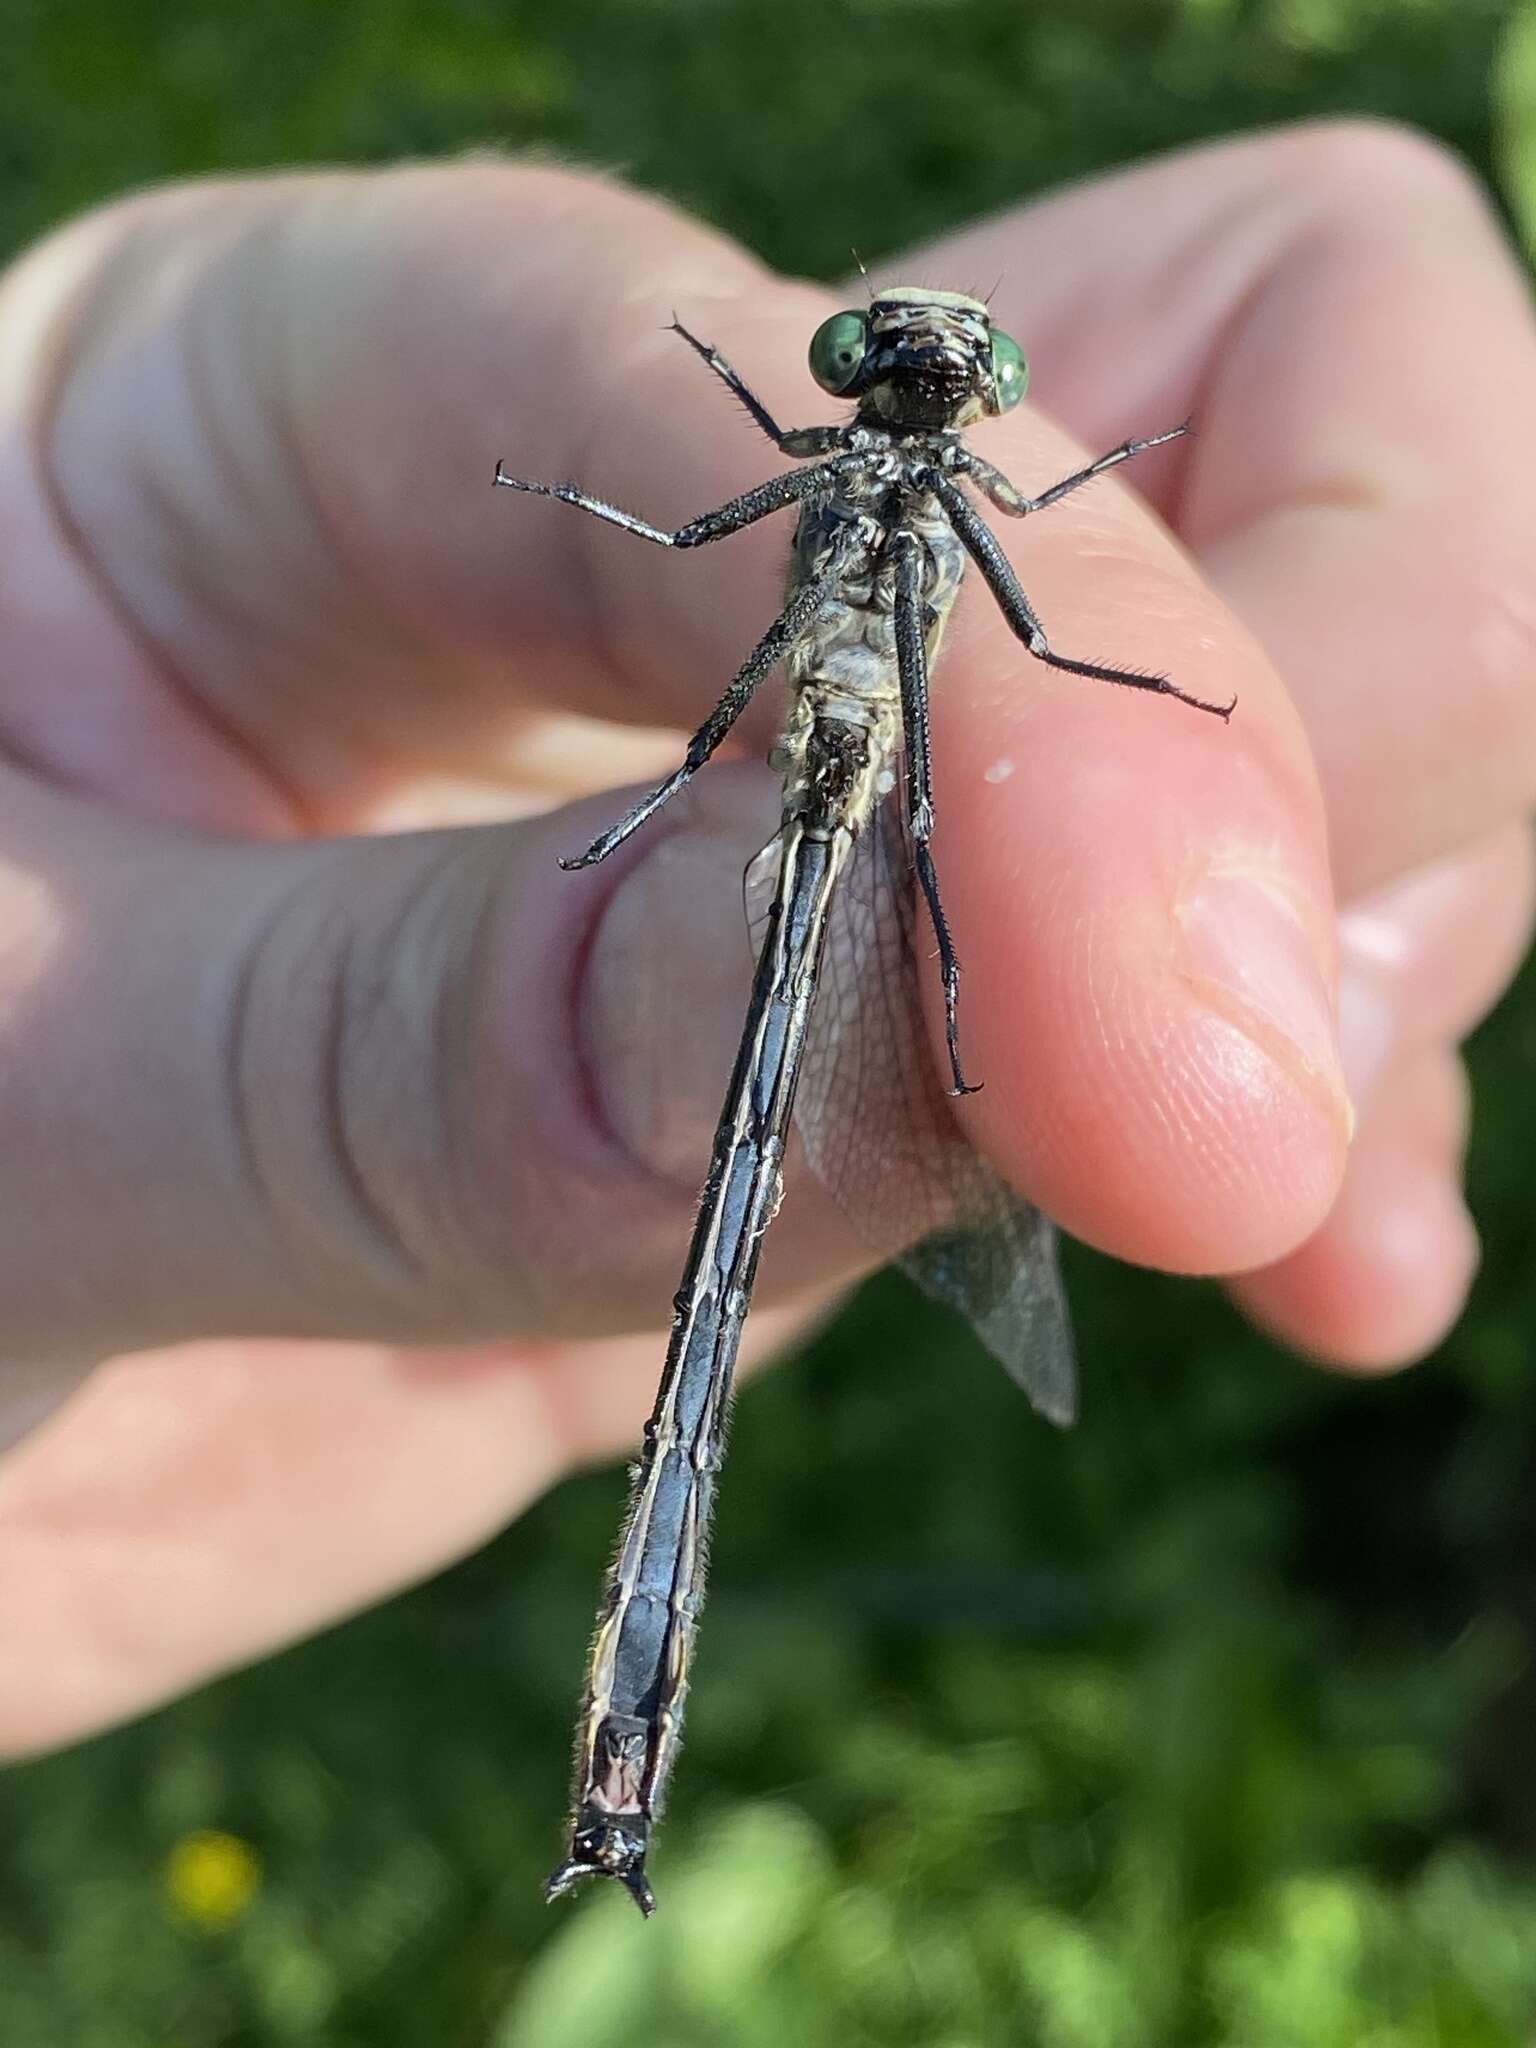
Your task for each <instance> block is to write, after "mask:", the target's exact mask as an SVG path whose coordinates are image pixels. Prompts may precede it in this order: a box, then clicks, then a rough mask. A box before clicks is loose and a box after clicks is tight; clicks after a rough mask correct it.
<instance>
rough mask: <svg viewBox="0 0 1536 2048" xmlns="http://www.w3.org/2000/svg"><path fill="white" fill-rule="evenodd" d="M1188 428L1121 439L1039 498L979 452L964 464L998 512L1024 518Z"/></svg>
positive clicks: (1172, 438) (1171, 439)
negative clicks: (1141, 438)
mask: <svg viewBox="0 0 1536 2048" xmlns="http://www.w3.org/2000/svg"><path fill="white" fill-rule="evenodd" d="M1188 432H1189V421H1188V420H1185V421H1184V423H1183V425H1182V426H1177V427H1170V428H1169V429H1168V431H1167V433H1166V434H1153V435H1152V436H1151V438H1150V439H1149V440H1146V441H1122V442H1121V443H1120V446H1119V447H1118V448H1111V449H1110V451H1109V453H1108V454H1107V455H1101V456H1100V457H1099V459H1098V461H1097V462H1090V463H1089V464H1088V466H1087V468H1086V469H1075V470H1073V472H1072V474H1071V475H1070V476H1064V477H1063V478H1062V480H1061V482H1060V483H1059V484H1052V485H1051V488H1050V489H1049V490H1048V491H1042V492H1041V493H1040V495H1039V497H1038V498H1026V497H1025V495H1024V493H1023V492H1022V491H1021V490H1020V489H1019V487H1018V485H1017V484H1015V483H1011V482H1010V481H1009V479H1008V478H1007V477H1005V476H1004V475H1003V472H1002V471H1001V470H1000V469H998V468H996V467H995V466H994V465H993V464H992V463H990V462H984V461H983V460H982V459H981V457H980V456H979V455H972V456H970V459H969V460H968V461H967V463H966V464H965V472H966V474H967V475H968V476H969V477H971V478H972V480H973V481H974V482H975V483H976V485H977V486H978V488H979V489H981V490H983V491H985V492H986V494H987V496H988V497H989V498H990V499H991V500H992V502H993V504H994V505H995V506H996V507H997V509H998V511H999V512H1006V513H1008V514H1009V515H1010V516H1011V517H1012V518H1015V519H1023V518H1025V517H1026V516H1027V515H1028V514H1029V513H1031V512H1041V511H1043V510H1044V509H1045V507H1046V506H1047V505H1055V504H1057V503H1059V501H1060V500H1061V499H1062V498H1065V497H1068V496H1069V495H1070V494H1071V493H1072V492H1073V491H1077V490H1081V489H1082V487H1083V485H1084V484H1091V483H1092V482H1093V480H1094V478H1095V477H1096V476H1102V475H1103V474H1104V472H1105V470H1106V469H1114V468H1115V467H1116V466H1117V465H1118V464H1119V463H1122V462H1129V461H1130V459H1131V457H1132V456H1133V455H1141V454H1144V453H1145V452H1146V450H1147V449H1148V448H1161V447H1162V445H1163V443H1164V442H1165V441H1177V440H1178V438H1179V436H1180V435H1181V434H1187V433H1188Z"/></svg>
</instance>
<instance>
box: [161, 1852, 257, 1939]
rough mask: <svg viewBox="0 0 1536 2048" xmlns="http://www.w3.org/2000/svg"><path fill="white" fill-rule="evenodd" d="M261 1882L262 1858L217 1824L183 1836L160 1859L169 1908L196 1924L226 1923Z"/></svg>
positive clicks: (237, 1916)
mask: <svg viewBox="0 0 1536 2048" xmlns="http://www.w3.org/2000/svg"><path fill="white" fill-rule="evenodd" d="M260 1883H261V1858H260V1857H259V1856H258V1855H257V1854H256V1851H255V1850H254V1849H253V1848H252V1847H251V1845H250V1843H249V1842H243V1841H242V1840H241V1839H240V1837H239V1836H238V1835H226V1834H224V1833H223V1832H222V1831H221V1830H219V1829H217V1828H199V1829H198V1830H197V1831H196V1832H195V1833H194V1834H190V1835H183V1836H182V1838H181V1840H180V1841H179V1842H178V1843H177V1844H176V1846H175V1848H173V1849H172V1851H171V1853H170V1855H169V1856H168V1857H167V1858H166V1859H165V1895H166V1898H167V1899H168V1900H169V1902H170V1905H171V1907H172V1909H173V1910H174V1911H175V1912H177V1913H179V1914H180V1915H181V1916H182V1918H183V1919H185V1920H191V1921H193V1922H194V1923H195V1924H196V1925H197V1926H199V1927H206V1928H219V1927H228V1926H229V1925H230V1924H231V1923H232V1922H233V1921H236V1920H238V1919H239V1918H240V1915H241V1914H242V1913H243V1912H244V1911H245V1909H246V1907H247V1906H248V1905H249V1904H250V1903H251V1900H252V1899H253V1898H254V1897H255V1896H256V1891H257V1888H258V1887H259V1885H260Z"/></svg>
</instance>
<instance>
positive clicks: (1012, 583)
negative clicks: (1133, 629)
mask: <svg viewBox="0 0 1536 2048" xmlns="http://www.w3.org/2000/svg"><path fill="white" fill-rule="evenodd" d="M929 488H930V489H931V490H932V492H933V494H934V496H935V497H936V498H937V499H938V500H939V502H940V504H941V505H942V506H943V507H944V510H945V512H946V514H947V515H948V518H949V523H950V525H951V526H952V527H953V528H954V529H955V532H956V533H957V534H958V535H959V537H960V540H961V541H962V542H963V544H964V546H965V550H966V552H967V554H969V555H970V557H971V559H972V561H974V562H975V564H976V566H977V568H978V569H980V571H981V573H982V575H983V576H984V577H985V579H986V583H987V588H988V589H989V590H990V591H991V592H992V595H993V596H994V597H995V598H996V599H997V602H998V605H999V607H1000V608H1001V610H1002V614H1003V617H1004V618H1005V619H1006V620H1007V621H1008V623H1009V625H1010V626H1011V627H1012V628H1013V630H1014V632H1015V633H1017V634H1018V636H1019V638H1020V639H1021V640H1022V641H1023V642H1024V645H1025V646H1026V647H1027V648H1028V649H1029V651H1030V653H1031V654H1032V655H1033V656H1034V657H1035V659H1036V660H1037V661H1043V662H1045V663H1046V664H1047V666H1048V667H1050V668H1059V669H1065V670H1066V671H1067V672H1068V674H1070V675H1074V676H1091V677H1093V678H1094V679H1095V680H1096V681H1098V682H1103V683H1122V684H1123V685H1124V686H1125V687H1126V688H1127V689H1129V690H1155V691H1156V692H1157V693H1158V694H1159V695H1160V696H1164V697H1177V698H1178V700H1179V702H1180V703H1181V704H1188V705H1190V706H1192V707H1193V709H1195V710H1196V711H1209V712H1210V713H1211V715H1212V716H1213V717H1215V718H1220V719H1223V720H1225V719H1228V718H1230V717H1231V716H1232V712H1233V710H1234V708H1235V707H1236V704H1237V699H1236V698H1235V697H1234V698H1233V699H1232V702H1231V703H1230V704H1211V703H1208V702H1207V701H1206V700H1205V698H1203V697H1196V696H1192V695H1191V693H1190V692H1189V691H1188V690H1181V689H1180V688H1179V686H1178V684H1177V683H1175V682H1170V681H1169V679H1168V677H1167V676H1159V675H1138V674H1137V673H1136V671H1135V670H1134V669H1129V668H1108V667H1106V666H1105V665H1104V664H1102V663H1101V662H1096V661H1074V660H1072V659H1071V658H1070V656H1068V655H1065V654H1058V653H1057V652H1056V651H1055V649H1054V648H1053V647H1052V646H1051V644H1050V642H1049V640H1047V638H1046V636H1045V628H1044V626H1042V625H1041V623H1040V621H1039V619H1038V618H1037V617H1036V616H1035V612H1034V608H1033V606H1032V605H1031V604H1030V602H1029V599H1028V598H1027V597H1026V596H1025V595H1024V591H1023V588H1022V586H1021V585H1020V583H1019V579H1018V577H1017V576H1015V574H1014V573H1013V565H1012V563H1010V561H1009V560H1008V557H1007V556H1006V555H1005V554H1004V553H1003V550H1002V547H1001V545H1000V544H999V542H998V538H997V535H996V534H995V533H994V532H993V531H992V529H991V527H990V526H988V524H987V522H986V521H985V520H984V519H983V518H982V517H981V514H980V513H979V512H977V511H976V510H975V508H974V507H973V506H972V505H971V504H970V502H969V500H968V499H967V498H966V497H965V496H964V494H963V493H962V492H961V491H960V490H959V489H958V488H957V487H956V486H955V485H954V484H952V483H951V482H950V481H949V479H948V478H947V477H943V476H940V475H938V474H937V472H935V473H934V474H933V476H932V478H931V480H930V482H929Z"/></svg>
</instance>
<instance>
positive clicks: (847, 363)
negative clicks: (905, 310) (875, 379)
mask: <svg viewBox="0 0 1536 2048" xmlns="http://www.w3.org/2000/svg"><path fill="white" fill-rule="evenodd" d="M868 335H869V330H868V325H867V323H866V321H865V318H864V315H863V314H862V313H834V314H833V315H832V318H831V319H830V320H823V321H822V323H821V325H820V326H819V327H818V328H817V330H816V332H815V333H814V334H813V335H812V336H811V348H810V363H811V375H812V376H813V377H814V378H815V379H816V382H817V383H818V384H819V385H820V386H821V388H822V390H823V391H833V392H837V391H846V390H847V389H848V386H849V385H850V384H851V383H852V382H853V380H854V378H855V377H856V376H857V375H858V373H859V365H860V364H861V363H862V362H863V360H864V345H865V343H866V341H867V340H868Z"/></svg>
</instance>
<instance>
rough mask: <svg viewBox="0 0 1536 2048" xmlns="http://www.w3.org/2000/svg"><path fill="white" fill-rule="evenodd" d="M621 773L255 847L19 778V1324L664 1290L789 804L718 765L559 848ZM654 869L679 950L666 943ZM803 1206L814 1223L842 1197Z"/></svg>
mask: <svg viewBox="0 0 1536 2048" xmlns="http://www.w3.org/2000/svg"><path fill="white" fill-rule="evenodd" d="M749 793H750V794H749ZM752 795H760V796H762V797H766V798H767V805H766V809H765V810H758V811H757V816H756V822H755V823H754V822H753V821H752V820H753V812H754V810H755V809H756V808H757V807H756V806H755V805H754V803H753V802H752V801H751V800H750V796H752ZM621 802H622V799H615V798H614V797H612V796H611V795H610V796H608V797H605V798H602V799H599V800H596V801H594V802H590V803H586V804H582V805H578V806H573V807H571V808H570V809H567V810H565V811H563V812H559V813H554V814H550V815H547V816H545V817H542V818H539V819H537V820H534V821H532V822H528V823H520V824H517V825H511V826H495V827H484V828H476V829H458V830H453V831H446V832H421V833H410V834H401V835H398V836H393V837H383V838H374V837H371V838H358V839H333V840H311V841H306V842H303V843H291V844H286V845H277V846H274V845H271V844H262V845H246V844H241V843H237V842H232V841H218V840H211V839H207V838H204V837H201V836H198V835H194V834H191V833H185V832H181V833H178V832H169V831H166V830H164V829H162V828H160V827H158V826H146V825H139V824H134V823H131V822H127V821H124V820H121V819H118V818H115V817H110V816H107V815H104V814H101V813H99V812H97V811H94V810H92V809H90V808H88V807H86V806H84V805H82V804H80V803H78V802H76V801H75V800H73V799H70V798H64V797H59V796H57V795H55V794H53V793H50V792H47V791H42V790H39V789H37V788H36V787H34V786H32V785H29V784H26V783H24V782H21V781H20V780H19V779H18V780H17V781H16V786H15V787H14V788H13V789H12V790H10V791H8V792H7V793H6V794H5V797H4V805H3V808H4V811H5V813H6V815H7V821H8V822H7V826H6V834H5V841H4V843H0V931H5V932H7V933H9V935H10V936H9V939H8V940H7V941H6V943H5V945H4V947H3V949H0V986H3V988H4V991H5V1000H4V1002H3V1005H0V1072H3V1073H4V1074H5V1076H6V1077H7V1078H6V1081H5V1084H4V1086H3V1088H0V1207H3V1210H4V1213H5V1215H6V1216H7V1218H8V1223H7V1228H6V1230H5V1232H4V1233H0V1300H3V1301H4V1302H5V1304H6V1317H7V1326H8V1327H7V1336H6V1340H5V1347H6V1349H7V1350H8V1351H9V1352H10V1353H11V1354H12V1355H13V1356H27V1357H33V1358H46V1359H54V1360H62V1359H71V1358H74V1359H78V1358H80V1357H83V1356H96V1355H100V1354H102V1353H105V1352H108V1351H119V1350H125V1349H133V1348H139V1347H144V1346H149V1345H162V1344H166V1343H172V1342H176V1341H179V1340H182V1339H185V1338H190V1337H194V1336H199V1335H208V1334H240V1335H259V1334H272V1333H282V1334H285V1335H309V1336H333V1335H347V1336H352V1337H368V1336H378V1337H386V1338H388V1339H390V1340H392V1341H395V1342H442V1341H452V1342H459V1341H474V1340H478V1339H482V1338H486V1337H489V1336H492V1335H502V1336H505V1335H512V1334H538V1335H545V1334H547V1335H575V1334H592V1333H597V1332H603V1331H613V1330H618V1329H623V1328H633V1327H636V1326H638V1325H640V1324H642V1323H644V1324H653V1323H658V1322H661V1321H664V1320H665V1306H666V1302H667V1299H668V1296H669V1294H670V1291H671V1288H672V1286H673V1285H674V1284H675V1280H676V1266H677V1262H678V1258H679V1255H680V1252H681V1248H682V1246H683V1244H684V1243H685V1241H686V1238H687V1233H688V1227H689V1220H690V1217H691V1212H692V1205H693V1200H694V1194H695V1190H696V1187H697V1182H698V1179H699V1176H700V1174H701V1172H702V1169H703V1165H704V1163H705V1160H706V1158H707V1153H708V1137H707V1134H706V1135H704V1136H702V1138H701V1137H699V1135H698V1133H699V1130H700V1127H701V1125H703V1124H704V1123H705V1120H706V1119H707V1117H708V1116H709V1114H710V1112H711V1111H712V1109H713V1107H714V1106H715V1105H714V1101H713V1098H714V1097H715V1096H716V1095H717V1094H718V1091H719V1087H720V1084H721V1082H722V1080H723V1076H724V1074H725V1072H726V1070H727V1068H728V1066H729V1061H730V1053H731V1048H732V1044H733V1034H734V1029H735V1025H734V1023H733V1022H732V1018H733V1016H734V1018H735V1019H736V1020H738V1021H739V1017H740V1006H741V1001H742V997H743V994H744V991H745V988H746V985H747V981H748V978H749V975H750V959H749V950H748V946H747V943H746V939H745V935H744V927H743V921H742V913H741V905H740V892H739V888H738V887H737V885H736V882H735V880H734V876H735V875H736V874H738V873H739V871H740V866H741V863H742V861H743V859H744V858H745V856H746V854H747V853H748V852H749V851H750V849H751V846H752V844H753V841H754V838H756V839H757V840H761V838H763V837H765V836H766V833H767V831H768V829H769V828H770V826H771V823H772V814H773V803H772V793H771V782H770V780H769V778H768V777H766V776H765V775H763V774H762V773H761V771H757V770H752V769H747V768H724V767H722V768H720V769H718V770H717V771H716V774H715V776H714V777H713V778H712V789H711V791H710V793H709V795H708V797H707V800H706V805H707V807H706V805H700V804H697V803H693V804H679V805H678V806H677V807H676V816H675V817H673V818H670V819H669V822H668V827H667V828H664V829H661V830H659V831H655V832H653V833H651V834H645V835H641V842H642V843H641V844H639V845H638V846H637V847H635V848H634V849H630V848H626V849H624V852H623V854H622V855H620V856H619V857H616V858H615V859H614V860H613V861H611V862H609V863H607V864H606V865H605V866H603V867H602V868H599V869H598V870H596V871H595V872H593V873H591V874H584V875H567V874H564V873H562V872H561V871H560V869H559V867H558V865H557V856H558V855H559V854H561V853H569V852H570V851H572V850H573V849H575V848H579V847H580V846H581V845H583V844H584V843H585V842H586V841H587V840H589V839H590V838H591V837H592V836H593V835H594V832H595V830H596V829H597V828H598V827H599V826H600V825H601V824H602V823H603V822H605V821H606V819H607V817H608V814H609V812H610V811H613V810H614V809H615V808H616V805H617V804H618V803H621ZM743 815H745V818H746V823H745V824H743V823H742V822H741V819H742V817H743ZM658 889H660V890H662V891H664V893H665V895H666V897H667V899H668V901H669V904H670V906H671V910H672V915H671V916H669V918H668V920H667V931H668V958H667V959H666V960H665V961H664V962H652V961H649V960H648V959H647V958H646V952H647V947H646V943H645V933H646V931H647V929H648V927H649V924H650V915H649V906H650V905H652V904H653V903H654V901H655V893H656V891H657V890H658ZM637 905H638V908H637ZM647 991H650V992H651V999H650V1000H646V999H645V995H646V992H647ZM675 1076H682V1077H683V1080H684V1084H685V1085H684V1086H683V1087H682V1089H681V1092H680V1093H679V1091H678V1089H677V1088H675V1087H674V1083H673V1078H672V1077H675ZM684 1098H686V1099H684ZM642 1161H643V1162H644V1163H642ZM674 1161H675V1164H676V1176H675V1177H674V1176H673V1173H672V1166H673V1163H674ZM795 1207H796V1209H797V1210H800V1211H802V1212H806V1213H805V1214H804V1215H803V1217H802V1229H801V1231H800V1232H796V1230H795V1229H794V1227H793V1223H791V1226H790V1229H789V1232H788V1237H789V1240H790V1247H789V1248H790V1250H791V1251H800V1250H804V1249H805V1248H806V1247H807V1246H808V1245H809V1243H810V1242H811V1241H812V1240H811V1231H812V1229H813V1228H814V1217H813V1214H812V1213H811V1212H814V1211H815V1209H816V1207H817V1202H816V1198H815V1197H814V1196H812V1197H809V1198H807V1199H805V1200H799V1199H797V1202H796V1204H795ZM797 1240H798V1241H797ZM814 1242H815V1243H816V1245H817V1246H818V1247H819V1250H818V1254H817V1256H816V1257H814V1258H812V1259H811V1260H810V1261H809V1262H808V1263H807V1262H806V1261H805V1260H803V1259H797V1261H796V1263H795V1268H794V1271H795V1278H796V1282H797V1284H798V1285H800V1286H805V1285H807V1284H809V1283H811V1282H812V1281H814V1280H817V1279H820V1278H826V1277H830V1276H831V1275H832V1274H833V1273H834V1272H836V1271H838V1270H842V1269H846V1267H847V1265H848V1264H849V1263H850V1259H849V1252H848V1246H847V1242H846V1240H838V1241H835V1242H834V1241H831V1240H828V1238H827V1236H826V1233H825V1231H824V1230H822V1229H815V1235H814ZM839 1254H840V1256H841V1267H840V1266H839V1263H838V1260H839ZM786 1265H787V1262H786ZM808 1267H809V1269H808Z"/></svg>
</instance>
